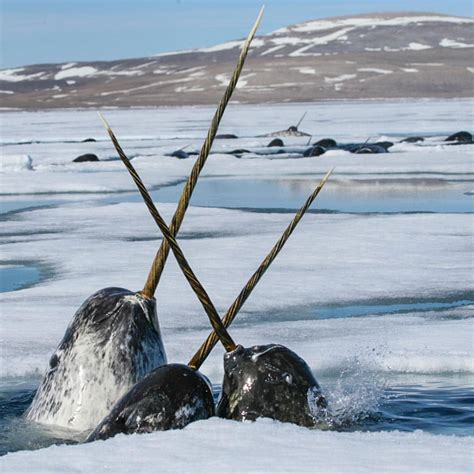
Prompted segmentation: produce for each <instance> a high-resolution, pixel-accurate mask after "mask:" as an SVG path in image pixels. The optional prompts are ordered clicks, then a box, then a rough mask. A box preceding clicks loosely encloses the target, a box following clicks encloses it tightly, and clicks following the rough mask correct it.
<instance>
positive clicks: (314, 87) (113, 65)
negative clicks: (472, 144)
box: [0, 13, 474, 109]
mask: <svg viewBox="0 0 474 474" xmlns="http://www.w3.org/2000/svg"><path fill="white" fill-rule="evenodd" d="M473 24H474V19H472V18H464V17H453V16H445V15H439V14H428V13H426V14H425V13H392V14H371V15H363V16H351V17H337V18H328V19H325V20H315V21H308V22H306V23H301V24H297V25H292V26H288V27H286V28H281V29H279V30H276V31H274V32H272V33H270V34H268V35H265V36H259V37H257V38H256V39H255V40H254V42H253V47H252V49H251V51H250V53H249V58H248V61H247V64H246V67H245V69H244V71H243V73H242V76H241V79H240V82H239V86H238V90H237V91H236V93H235V95H234V100H235V101H239V102H290V101H292V102H293V101H313V100H321V99H348V98H396V97H472V96H473V95H474V93H473V92H474V88H473V79H474V28H473ZM240 45H241V41H231V42H228V43H224V44H220V45H217V46H214V47H211V48H205V49H195V50H189V51H179V52H173V53H166V54H160V55H156V56H152V57H146V58H138V59H124V60H120V61H108V62H104V61H101V62H82V63H73V62H71V63H67V64H42V65H33V66H26V67H22V68H17V69H8V70H2V71H0V97H1V99H2V107H19V108H25V109H35V108H53V107H99V106H156V105H184V104H211V103H212V104H213V103H215V102H216V101H217V100H218V98H219V97H220V95H221V93H222V91H223V88H224V87H225V86H226V84H227V81H228V79H229V77H230V73H231V72H232V69H233V67H234V64H235V61H236V59H237V56H238V53H239V47H240Z"/></svg>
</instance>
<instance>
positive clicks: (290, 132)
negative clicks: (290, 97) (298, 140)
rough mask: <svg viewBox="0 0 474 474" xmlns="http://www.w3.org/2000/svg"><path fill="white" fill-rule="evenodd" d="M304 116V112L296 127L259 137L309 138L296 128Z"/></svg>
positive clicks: (308, 135)
mask: <svg viewBox="0 0 474 474" xmlns="http://www.w3.org/2000/svg"><path fill="white" fill-rule="evenodd" d="M305 116H306V112H305V113H304V114H303V116H302V117H301V118H300V119H299V121H298V123H297V124H296V125H292V126H291V127H288V128H287V129H286V130H278V131H277V132H271V133H266V134H265V135H260V136H261V137H310V136H311V135H310V134H309V133H306V132H301V131H300V130H298V127H299V126H300V125H301V122H302V121H303V119H304V118H305Z"/></svg>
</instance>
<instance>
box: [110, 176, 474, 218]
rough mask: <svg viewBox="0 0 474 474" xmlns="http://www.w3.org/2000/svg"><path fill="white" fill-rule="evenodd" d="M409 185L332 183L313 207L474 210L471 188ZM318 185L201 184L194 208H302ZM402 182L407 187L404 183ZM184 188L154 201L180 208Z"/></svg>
mask: <svg viewBox="0 0 474 474" xmlns="http://www.w3.org/2000/svg"><path fill="white" fill-rule="evenodd" d="M406 181H408V182H405V183H403V182H398V183H397V182H394V181H393V180H392V181H389V182H386V181H385V182H383V181H382V180H380V181H376V180H374V181H373V182H372V181H370V182H363V183H361V182H359V183H358V182H355V181H354V182H347V183H345V182H337V181H335V182H329V183H328V184H327V185H326V187H325V189H324V191H323V192H322V193H321V194H320V195H319V196H318V198H317V201H316V203H315V204H314V206H313V207H314V208H317V209H324V210H330V211H337V212H350V213H373V212H382V213H399V212H440V213H464V212H473V211H474V200H473V198H472V196H469V195H467V194H465V193H466V190H467V189H470V187H472V184H471V183H446V182H443V183H439V181H436V182H434V183H432V182H429V181H428V182H427V181H425V180H421V181H418V180H406ZM318 182H319V178H314V179H244V178H206V179H201V180H200V181H199V183H198V185H197V186H196V189H195V191H194V194H193V197H192V200H191V204H192V205H195V206H204V207H224V208H237V209H250V210H253V209H255V210H258V209H261V210H268V211H270V210H279V209H292V210H296V209H299V208H300V207H301V206H302V205H303V203H304V202H305V201H306V199H307V198H308V196H309V194H310V193H311V191H312V190H313V189H314V187H315V186H316V185H317V183H318ZM402 183H403V184H402ZM182 189H183V184H181V183H180V184H177V185H174V186H167V187H163V188H160V189H158V190H156V191H153V192H152V193H151V194H152V196H153V199H154V200H155V201H156V202H167V203H168V202H173V203H177V202H178V199H179V197H180V195H181V191H182ZM140 200H141V197H140V196H139V195H138V193H130V194H123V195H121V196H113V197H111V198H107V201H108V202H123V201H140Z"/></svg>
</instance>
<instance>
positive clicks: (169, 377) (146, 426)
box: [87, 364, 214, 441]
mask: <svg viewBox="0 0 474 474" xmlns="http://www.w3.org/2000/svg"><path fill="white" fill-rule="evenodd" d="M213 415H214V399H213V396H212V387H211V384H210V382H209V380H208V379H207V378H206V377H205V376H204V375H203V374H201V372H199V371H197V370H194V369H191V368H190V367H188V366H187V365H183V364H167V365H162V366H161V367H158V368H157V369H155V370H153V371H151V372H150V373H149V374H147V375H146V376H145V377H144V378H143V379H142V380H140V381H139V382H137V384H135V385H134V386H133V387H132V388H131V389H130V390H129V392H127V393H126V394H125V395H124V396H123V397H122V398H120V399H119V401H118V402H117V403H116V404H115V405H114V407H113V408H112V410H111V411H110V413H109V414H108V415H107V416H106V417H105V418H104V419H103V420H102V421H101V422H100V423H99V425H98V426H97V427H96V429H95V430H94V431H93V432H92V433H91V434H90V435H89V437H88V438H87V441H96V440H99V439H107V438H110V437H112V436H115V435H116V434H118V433H149V432H151V431H164V430H170V429H180V428H184V427H185V426H186V425H188V424H189V423H192V422H193V421H197V420H204V419H207V418H209V417H211V416H213Z"/></svg>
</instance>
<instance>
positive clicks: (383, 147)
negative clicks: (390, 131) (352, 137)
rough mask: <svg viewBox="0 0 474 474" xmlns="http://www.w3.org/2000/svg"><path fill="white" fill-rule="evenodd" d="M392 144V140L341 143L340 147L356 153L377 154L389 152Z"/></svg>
mask: <svg viewBox="0 0 474 474" xmlns="http://www.w3.org/2000/svg"><path fill="white" fill-rule="evenodd" d="M392 145H393V143H392V142H377V143H347V144H341V145H339V146H338V148H339V149H341V150H346V151H349V152H350V153H355V154H377V153H388V149H389V148H390V147H391V146H392Z"/></svg>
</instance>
